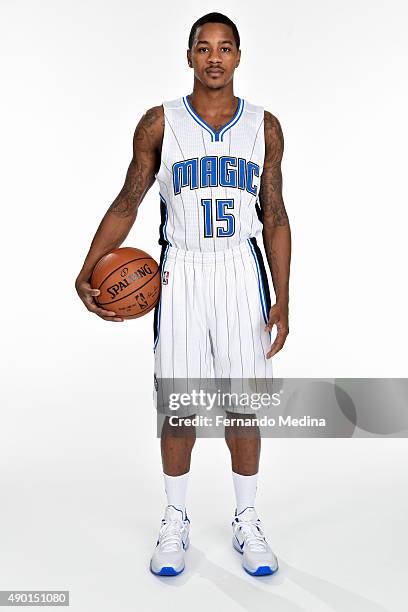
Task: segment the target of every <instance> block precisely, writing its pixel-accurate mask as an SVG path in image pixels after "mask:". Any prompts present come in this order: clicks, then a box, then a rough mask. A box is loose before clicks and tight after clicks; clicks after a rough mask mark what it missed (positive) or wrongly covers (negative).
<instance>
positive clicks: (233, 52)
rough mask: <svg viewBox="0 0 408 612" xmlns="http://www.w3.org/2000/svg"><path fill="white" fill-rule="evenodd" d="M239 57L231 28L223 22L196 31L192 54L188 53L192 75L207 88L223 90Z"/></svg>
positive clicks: (239, 52) (230, 78)
mask: <svg viewBox="0 0 408 612" xmlns="http://www.w3.org/2000/svg"><path fill="white" fill-rule="evenodd" d="M240 56H241V51H238V49H237V46H236V42H235V39H234V36H233V33H232V29H231V28H230V26H228V25H226V24H224V23H206V24H204V25H203V26H200V27H199V28H197V30H196V33H195V37H194V41H193V45H192V48H191V51H190V50H188V51H187V61H188V64H189V66H190V67H192V68H194V76H195V77H196V78H197V79H198V80H199V81H200V82H201V83H202V84H203V85H205V86H206V87H208V88H210V89H219V88H222V87H225V85H226V84H227V83H229V81H231V80H232V78H233V76H234V71H235V68H236V67H237V66H238V64H239V60H240Z"/></svg>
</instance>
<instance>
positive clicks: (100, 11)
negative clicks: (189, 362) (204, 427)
mask: <svg viewBox="0 0 408 612" xmlns="http://www.w3.org/2000/svg"><path fill="white" fill-rule="evenodd" d="M176 5H177V6H176V7H175V5H174V3H172V4H169V3H165V2H164V1H163V0H159V1H156V2H154V3H150V4H144V5H143V6H141V5H140V3H137V2H131V1H130V0H123V1H122V2H120V3H117V2H114V1H113V0H106V1H104V2H103V3H102V2H99V1H97V0H89V1H87V2H83V1H82V0H81V1H80V0H71V1H69V2H68V1H65V0H62V1H61V2H58V3H56V2H54V1H53V0H43V1H42V2H41V3H32V2H29V1H28V0H19V1H16V2H7V1H3V2H0V11H1V15H0V46H1V49H0V51H1V54H2V57H4V58H5V61H4V62H3V66H2V95H1V97H0V105H1V110H0V122H1V126H0V131H1V134H2V138H1V147H0V166H1V172H2V180H1V186H0V188H1V202H2V213H1V224H2V234H1V241H0V256H1V261H2V262H6V263H5V265H4V271H3V272H2V291H1V295H2V303H1V307H2V316H1V319H0V325H1V327H2V331H1V343H2V351H1V354H0V357H1V362H2V363H1V375H2V381H1V388H0V589H3V590H7V589H24V590H27V589H54V590H56V589H69V590H70V593H71V608H72V609H73V610H75V611H78V612H104V611H105V610H106V611H108V610H109V612H111V611H112V610H115V611H120V612H127V611H130V610H136V609H138V610H143V611H145V610H146V611H149V612H150V611H153V612H156V611H157V612H158V611H162V610H163V609H168V608H169V607H170V606H171V607H172V608H174V609H177V610H179V611H180V612H181V611H183V612H184V611H189V610H191V609H193V610H194V612H198V611H199V610H208V608H214V609H217V610H228V611H229V610H231V611H234V610H240V609H244V610H251V611H253V610H265V609H270V610H274V611H276V612H286V611H288V612H300V611H307V612H325V611H329V610H332V611H333V610H334V611H335V612H354V611H355V612H368V611H370V612H371V611H372V612H380V611H385V610H387V611H388V612H405V611H406V609H407V601H408V590H407V576H408V563H407V552H406V551H407V548H408V541H407V540H408V528H407V516H408V499H407V496H408V494H407V491H408V487H407V485H408V475H407V467H406V466H407V464H408V461H407V460H408V448H407V444H406V440H405V439H396V438H393V439H378V438H377V439H328V440H323V439H319V440H302V439H299V440H297V439H290V440H270V439H269V440H264V443H263V452H262V465H261V476H260V482H259V493H258V499H257V507H258V512H259V514H260V516H261V518H262V519H263V522H264V525H265V528H266V530H267V533H268V535H269V538H270V541H271V543H272V544H273V547H274V549H275V551H276V553H277V555H278V557H279V560H280V570H279V572H278V574H277V575H276V576H273V577H269V578H268V577H267V578H258V579H255V578H251V577H250V576H248V575H247V574H245V573H244V571H243V570H242V569H241V566H240V562H241V558H240V557H239V555H238V554H237V553H236V552H235V551H234V550H232V546H231V542H230V536H231V532H230V521H231V518H232V513H233V509H234V501H233V488H232V482H231V474H230V466H229V458H228V453H227V449H226V446H225V445H224V443H223V441H222V440H210V441H209V440H198V442H197V446H196V449H195V453H194V458H193V464H192V472H191V480H190V487H189V496H188V509H189V514H190V518H191V522H192V531H191V538H192V546H191V549H190V550H189V551H188V554H187V564H188V565H187V569H186V571H185V572H184V573H183V574H182V575H181V576H179V577H178V578H175V579H167V580H166V579H164V578H162V579H160V578H157V577H155V576H153V575H152V574H151V573H150V572H149V570H148V563H149V558H150V555H151V552H152V548H153V546H154V543H155V541H156V537H157V531H158V528H159V524H160V520H161V517H162V512H163V508H164V503H165V498H164V492H163V483H162V476H161V463H160V455H159V442H158V439H157V438H156V437H155V414H154V410H153V406H152V384H153V358H152V357H153V354H152V350H151V349H152V345H153V313H150V314H149V315H147V316H146V317H145V318H144V319H141V320H138V321H131V322H126V323H124V324H110V323H106V322H104V321H102V320H100V319H98V318H97V317H94V316H91V315H89V314H88V312H87V311H86V310H85V309H84V307H83V305H82V304H81V303H80V301H79V299H78V298H77V296H76V293H75V290H74V279H75V277H76V275H77V273H78V272H79V269H80V267H81V265H82V262H83V259H84V256H85V254H86V252H87V250H88V247H89V244H90V240H91V238H92V236H93V235H94V232H95V230H96V227H97V225H98V223H99V221H100V219H101V218H102V216H103V214H104V213H105V211H106V209H107V207H108V206H109V204H110V203H111V202H112V201H113V199H114V198H115V197H116V195H117V193H118V192H119V190H120V188H121V186H122V184H123V180H124V177H125V173H126V169H127V167H128V164H129V161H130V154H131V142H132V136H133V131H134V128H135V125H136V123H137V121H138V120H139V118H140V116H141V114H142V113H143V112H144V111H145V110H146V109H148V108H150V107H151V106H154V105H157V104H160V103H161V102H162V101H163V100H171V99H174V98H176V97H177V96H181V95H184V94H186V93H190V92H191V90H192V78H193V75H192V72H191V71H190V70H189V69H188V68H187V65H186V60H185V52H186V44H187V37H188V33H189V30H190V27H191V25H192V23H193V22H194V21H195V20H196V19H197V18H198V17H199V16H201V15H203V14H205V13H206V12H208V11H210V10H215V7H209V6H208V4H207V3H201V4H200V3H193V4H191V3H188V2H187V0H180V2H177V3H176ZM216 10H220V11H222V12H224V13H226V14H227V15H229V16H230V17H231V18H232V19H234V20H235V21H236V23H237V25H238V28H239V30H240V33H241V39H242V45H241V47H242V58H241V64H240V67H239V70H238V71H237V72H236V75H235V79H234V83H235V93H236V95H239V96H241V97H243V98H244V99H248V100H250V101H252V102H253V103H256V104H262V105H264V106H265V107H266V108H267V109H268V110H270V111H272V112H273V113H274V114H276V115H277V116H278V118H279V119H280V121H281V124H282V127H283V131H284V135H285V155H284V164H283V173H284V197H285V202H286V206H287V209H288V213H289V217H290V220H291V228H292V236H293V257H292V275H291V307H290V308H291V311H290V316H291V320H290V325H291V333H290V336H289V338H288V341H287V345H286V347H285V350H284V351H283V352H282V353H281V354H280V355H279V356H277V357H276V359H275V364H274V368H275V373H276V376H278V377H285V376H286V377H289V376H293V377H307V376H313V377H316V378H330V377H333V378H334V377H397V376H399V377H406V376H407V366H406V346H407V339H408V338H407V337H408V334H407V323H406V304H407V289H406V281H405V278H406V228H407V206H406V203H407V184H406V142H407V137H408V129H407V128H408V126H407V121H406V116H407V115H406V109H407V106H408V96H407V82H406V79H405V78H404V77H403V75H405V73H406V57H407V54H408V48H407V37H406V22H407V7H406V4H405V3H404V2H402V1H399V0H390V1H389V2H387V3H384V2H382V1H381V0H353V1H351V0H350V1H349V2H344V1H340V0H332V1H331V2H326V1H323V0H313V1H312V2H308V3H305V2H301V1H298V0H287V1H286V0H285V2H283V1H282V2H278V1H274V2H270V1H268V2H267V1H266V0H261V1H260V2H258V3H257V4H256V5H254V3H246V2H244V1H243V0H240V1H239V2H237V1H236V0H234V1H233V0H231V1H229V0H228V1H225V2H224V1H222V2H219V3H218V4H217V7H216ZM159 222H160V214H159V198H158V188H157V185H155V186H154V187H153V188H152V190H151V191H150V192H149V193H148V194H147V196H146V199H145V201H144V202H143V203H142V205H141V208H140V212H139V215H138V218H137V222H136V224H135V227H134V229H132V231H131V233H130V234H129V237H128V239H127V240H126V242H125V244H124V246H137V247H139V248H142V249H144V250H147V251H148V252H150V253H151V254H152V255H153V256H155V257H156V259H158V257H159V253H160V249H159V246H158V244H157V240H158V225H159ZM391 401H392V400H391ZM385 409H386V408H385Z"/></svg>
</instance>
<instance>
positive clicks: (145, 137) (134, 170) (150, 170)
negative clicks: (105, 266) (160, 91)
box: [108, 106, 164, 217]
mask: <svg viewBox="0 0 408 612" xmlns="http://www.w3.org/2000/svg"><path fill="white" fill-rule="evenodd" d="M163 128H164V116H163V110H162V108H161V107H159V106H155V107H154V108H151V109H149V110H148V111H147V112H146V113H145V114H144V115H143V117H142V118H141V119H140V121H139V123H138V125H137V126H136V130H135V133H134V137H133V158H132V161H131V162H130V165H129V168H128V170H127V174H126V179H125V183H124V185H123V187H122V189H121V191H120V192H119V194H118V196H117V197H116V198H115V200H114V201H113V202H112V204H111V205H110V207H109V209H108V210H109V212H111V213H114V214H116V215H118V216H120V217H128V216H131V215H136V214H137V210H138V208H139V205H140V203H141V202H142V200H143V198H144V196H145V195H146V193H147V191H148V190H149V189H150V187H151V186H152V185H153V183H154V180H155V172H156V171H157V170H158V166H159V162H160V153H159V141H160V134H162V133H163Z"/></svg>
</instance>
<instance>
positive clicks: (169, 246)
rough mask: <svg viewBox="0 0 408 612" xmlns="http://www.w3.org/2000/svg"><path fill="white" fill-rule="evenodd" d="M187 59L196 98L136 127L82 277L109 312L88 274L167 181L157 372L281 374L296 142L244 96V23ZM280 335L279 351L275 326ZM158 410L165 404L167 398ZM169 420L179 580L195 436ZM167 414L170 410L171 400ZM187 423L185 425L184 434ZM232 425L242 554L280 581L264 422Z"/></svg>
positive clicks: (168, 567) (169, 535)
mask: <svg viewBox="0 0 408 612" xmlns="http://www.w3.org/2000/svg"><path fill="white" fill-rule="evenodd" d="M188 47H189V48H188V51H187V61H188V65H189V66H190V67H191V68H193V70H194V87H193V93H192V94H190V95H187V96H182V97H180V98H177V99H176V100H172V101H168V102H164V103H163V104H162V105H161V106H156V107H153V108H151V109H149V110H148V111H147V112H146V113H145V114H144V115H143V117H142V118H141V120H140V122H139V124H138V125H137V127H136V130H135V134H134V140H133V159H132V161H131V163H130V165H129V169H128V171H127V175H126V180H125V183H124V186H123V188H122V190H121V191H120V193H119V195H118V196H117V198H116V199H115V201H114V202H113V203H112V205H111V206H110V208H109V209H108V211H107V213H106V214H105V216H104V218H103V219H102V221H101V223H100V225H99V227H98V230H97V232H96V234H95V236H94V239H93V241H92V244H91V247H90V250H89V252H88V255H87V257H86V259H85V262H84V265H83V267H82V270H81V272H80V273H79V275H78V277H77V280H76V288H77V291H78V294H79V296H80V297H81V299H82V301H83V302H84V304H85V306H86V307H87V309H88V310H89V311H91V312H94V313H95V314H97V315H98V316H100V317H101V318H103V319H105V320H106V321H122V320H123V319H121V317H118V316H116V314H115V312H113V311H108V310H104V309H103V308H100V307H98V306H97V304H96V302H95V301H94V297H95V296H96V295H98V293H99V292H98V290H96V289H92V288H91V287H90V284H89V279H90V276H91V273H92V270H93V267H94V265H95V264H96V262H97V261H98V260H99V259H100V257H102V256H103V255H104V254H106V253H107V252H109V251H111V250H112V249H115V248H118V247H119V246H120V245H121V244H122V242H123V241H124V240H125V238H126V236H127V235H128V233H129V230H130V228H131V227H132V225H133V223H134V221H135V219H136V216H137V212H138V208H139V205H140V203H141V202H142V200H143V198H144V196H145V194H146V193H147V191H148V190H149V189H150V187H151V186H152V185H153V183H154V182H155V179H157V180H158V182H159V186H160V205H161V214H162V223H161V226H160V240H159V243H160V244H161V245H162V252H161V257H160V270H161V294H160V302H159V304H158V305H157V306H156V308H155V313H154V352H155V365H154V369H155V371H154V378H155V388H156V390H157V383H158V380H166V379H172V380H175V379H176V380H178V379H184V378H186V379H187V378H190V377H192V378H199V379H200V380H201V379H202V378H208V377H211V376H212V374H213V373H214V374H215V376H216V377H221V378H225V377H227V378H228V377H231V378H237V379H240V378H242V379H245V378H246V377H254V378H258V377H259V378H261V377H265V378H271V377H272V366H271V357H272V356H273V355H275V354H276V353H277V352H278V351H280V350H281V348H282V347H283V345H284V342H285V340H286V336H287V334H288V331H289V327H288V301H289V268H290V253H291V236H290V227H289V222H288V217H287V214H286V211H285V206H284V203H283V199H282V175H281V160H282V155H283V136H282V131H281V127H280V124H279V121H278V119H277V118H276V117H275V116H273V115H272V114H271V113H270V112H268V111H266V110H264V109H263V108H262V107H260V106H256V105H254V104H252V103H250V102H249V101H247V100H243V99H241V98H239V97H235V96H234V93H233V77H234V72H235V69H236V68H237V67H238V65H239V62H240V57H241V51H240V39H239V34H238V31H237V28H236V26H235V24H234V23H233V22H232V21H231V20H230V19H229V18H228V17H226V16H225V15H222V14H220V13H210V14H208V15H205V16H204V17H202V18H200V19H199V20H198V21H196V22H195V24H194V25H193V26H192V29H191V32H190V37H189V44H188ZM261 231H262V236H263V241H264V246H265V252H266V255H267V260H268V264H269V267H270V271H271V276H272V281H273V285H274V290H275V294H276V303H275V304H274V305H273V306H272V307H271V302H270V295H269V288H268V281H267V276H266V273H265V267H264V264H263V261H262V255H261V252H260V249H259V247H258V245H257V243H256V237H255V236H256V235H257V234H258V233H260V232H261ZM274 325H276V327H277V335H276V338H275V341H274V342H273V344H272V346H271V342H270V337H271V330H272V327H273V326H274ZM155 400H156V407H157V404H158V402H159V399H158V398H157V396H156V397H155ZM162 408H163V413H164V414H166V415H167V416H166V418H165V420H164V424H163V429H162V435H161V450H162V460H163V472H164V481H165V490H166V494H167V507H166V510H165V515H164V518H163V520H162V525H161V528H160V532H159V538H158V541H157V545H156V548H155V550H154V553H153V556H152V559H151V563H150V569H151V570H152V572H153V573H155V574H158V575H167V576H172V575H177V574H179V573H180V572H181V571H183V569H184V563H185V561H184V551H185V550H186V548H187V547H188V541H189V519H188V518H187V514H186V489H187V481H188V475H189V470H190V457H191V451H192V448H193V446H194V442H195V429H194V427H193V426H191V425H189V424H188V422H187V421H184V420H183V417H179V418H178V421H177V426H176V427H174V426H173V425H171V424H170V420H169V416H168V415H169V414H170V413H169V412H166V407H165V406H164V407H162ZM167 408H168V406H167ZM175 429H176V430H177V431H175ZM249 430H250V431H249V432H246V433H245V434H242V431H240V428H239V427H237V426H234V424H232V425H231V426H228V427H226V428H225V438H226V442H227V444H228V447H229V449H230V452H231V464H232V472H233V474H232V476H233V483H234V489H235V494H236V510H235V516H234V520H233V522H232V526H233V545H234V548H236V550H237V551H238V552H240V553H242V554H243V557H242V558H243V567H244V569H245V570H246V571H247V572H249V573H250V574H252V575H257V576H258V575H266V574H272V573H274V572H275V571H276V570H277V569H278V562H277V559H276V557H275V555H274V553H273V552H272V550H271V548H270V546H269V544H268V543H267V541H266V538H265V535H264V533H263V530H262V526H261V523H260V520H259V518H258V516H257V513H256V511H255V507H254V506H255V494H256V488H257V478H258V469H259V456H260V434H259V429H258V428H257V427H256V426H252V427H250V428H249Z"/></svg>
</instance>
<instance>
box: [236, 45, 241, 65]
mask: <svg viewBox="0 0 408 612" xmlns="http://www.w3.org/2000/svg"><path fill="white" fill-rule="evenodd" d="M240 61H241V49H238V60H237V64H236V66H235V68H238V66H239V62H240Z"/></svg>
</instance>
